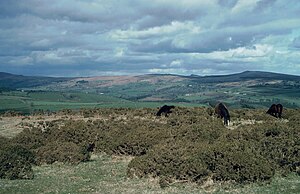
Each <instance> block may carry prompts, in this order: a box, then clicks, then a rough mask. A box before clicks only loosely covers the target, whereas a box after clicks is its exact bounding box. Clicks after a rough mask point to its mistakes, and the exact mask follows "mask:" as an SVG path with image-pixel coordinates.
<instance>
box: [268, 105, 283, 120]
mask: <svg viewBox="0 0 300 194" xmlns="http://www.w3.org/2000/svg"><path fill="white" fill-rule="evenodd" d="M282 109H283V106H282V104H272V105H271V107H270V108H269V110H268V111H267V112H266V113H267V114H270V115H272V116H274V117H276V118H281V114H282Z"/></svg>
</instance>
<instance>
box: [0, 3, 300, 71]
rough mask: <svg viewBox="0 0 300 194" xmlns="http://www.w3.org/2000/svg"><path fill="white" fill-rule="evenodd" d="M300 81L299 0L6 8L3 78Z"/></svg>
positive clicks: (1, 36) (0, 11)
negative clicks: (253, 74) (261, 74)
mask: <svg viewBox="0 0 300 194" xmlns="http://www.w3.org/2000/svg"><path fill="white" fill-rule="evenodd" d="M247 70H249V71H271V72H278V73H286V74H294V75H300V0H181V1H175V0H151V1H149V0H51V1H48V0H1V1H0V72H8V73H14V74H22V75H39V76H60V77H61V76H63V77H73V76H101V75H139V74H152V73H159V74H165V73H167V74H180V75H190V74H197V75H217V74H231V73H237V72H242V71H247Z"/></svg>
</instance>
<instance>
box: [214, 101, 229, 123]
mask: <svg viewBox="0 0 300 194" xmlns="http://www.w3.org/2000/svg"><path fill="white" fill-rule="evenodd" d="M215 113H216V114H217V115H218V118H220V117H221V119H222V118H224V125H227V126H228V125H229V122H230V115H229V111H228V109H227V108H226V106H225V105H224V104H223V103H219V104H217V105H216V106H215Z"/></svg>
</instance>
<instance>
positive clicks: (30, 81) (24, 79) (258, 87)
mask: <svg viewBox="0 0 300 194" xmlns="http://www.w3.org/2000/svg"><path fill="white" fill-rule="evenodd" d="M1 88H2V89H1ZM0 89H1V90H0V91H2V93H0V97H1V99H2V101H3V102H5V104H4V105H3V106H2V107H1V110H0V111H4V110H9V109H13V110H22V111H23V110H25V109H26V111H27V112H28V111H31V110H34V109H43V110H48V109H54V110H61V109H63V108H71V109H73V108H76V109H77V108H83V107H102V106H105V107H157V106H161V105H163V104H171V103H172V104H174V105H179V106H206V107H207V106H211V105H214V104H216V103H217V102H219V101H222V102H225V103H226V104H227V105H228V106H229V107H230V108H266V107H269V106H270V105H271V104H272V103H281V104H283V105H284V107H288V108H297V107H300V76H295V75H286V74H279V73H271V72H260V71H245V72H242V73H236V74H230V75H215V76H198V75H190V76H182V75H173V74H148V75H137V76H96V77H73V78H55V77H37V76H22V75H13V74H8V73H0ZM7 90H8V91H7ZM9 90H12V91H9ZM5 91H6V92H5ZM21 91H22V92H21Z"/></svg>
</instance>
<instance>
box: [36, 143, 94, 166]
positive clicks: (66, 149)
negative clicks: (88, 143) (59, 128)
mask: <svg viewBox="0 0 300 194" xmlns="http://www.w3.org/2000/svg"><path fill="white" fill-rule="evenodd" d="M89 157H90V155H89V153H88V152H87V151H86V150H85V149H83V148H82V147H80V146H78V145H77V144H75V143H72V142H59V141H57V142H55V141H53V142H49V143H47V144H46V145H45V146H42V147H40V148H38V149H37V150H36V162H37V164H52V163H54V162H63V163H69V164H78V163H79V162H84V161H87V160H89Z"/></svg>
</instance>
